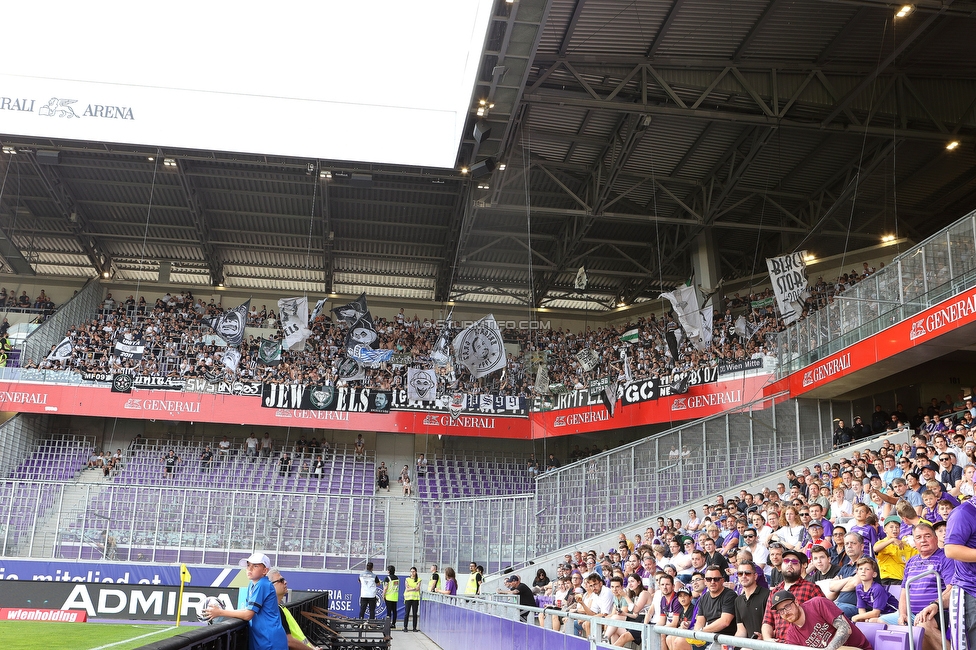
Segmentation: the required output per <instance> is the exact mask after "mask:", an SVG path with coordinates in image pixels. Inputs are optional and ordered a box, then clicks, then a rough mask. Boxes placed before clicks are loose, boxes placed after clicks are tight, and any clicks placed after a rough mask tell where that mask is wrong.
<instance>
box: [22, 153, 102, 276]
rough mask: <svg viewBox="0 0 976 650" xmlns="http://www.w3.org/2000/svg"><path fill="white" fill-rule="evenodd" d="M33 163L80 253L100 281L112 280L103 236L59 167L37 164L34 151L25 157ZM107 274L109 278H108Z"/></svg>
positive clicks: (25, 154)
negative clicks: (83, 208)
mask: <svg viewBox="0 0 976 650" xmlns="http://www.w3.org/2000/svg"><path fill="white" fill-rule="evenodd" d="M21 155H24V156H26V157H27V160H28V161H30V164H31V166H33V168H34V171H35V172H36V173H37V176H38V179H39V180H40V181H41V184H42V185H43V186H44V189H45V190H47V193H48V195H49V196H50V197H51V200H52V201H54V205H55V206H56V207H57V210H58V212H59V213H60V214H61V217H62V218H63V219H64V220H65V222H66V223H67V224H68V228H69V229H70V230H71V231H72V232H73V233H74V235H75V239H76V240H77V241H78V243H79V244H80V245H81V249H82V250H83V251H84V253H85V255H86V256H87V257H88V261H89V262H90V263H91V265H92V268H93V269H95V272H96V273H97V274H98V275H99V277H109V276H111V273H112V255H111V252H110V251H109V249H108V247H107V246H106V245H105V243H104V241H103V240H102V238H101V235H99V234H97V233H96V232H95V231H94V229H93V228H92V227H91V224H89V223H88V219H87V218H86V216H85V213H84V210H82V209H81V206H80V205H79V203H78V201H77V200H76V199H75V197H74V193H73V192H72V191H71V189H70V188H69V187H68V184H67V182H66V181H65V178H64V177H63V176H62V175H61V171H60V170H59V169H58V168H57V165H41V164H40V163H38V162H37V156H35V155H34V152H33V151H25V152H24V153H23V154H21ZM106 274H108V275H106Z"/></svg>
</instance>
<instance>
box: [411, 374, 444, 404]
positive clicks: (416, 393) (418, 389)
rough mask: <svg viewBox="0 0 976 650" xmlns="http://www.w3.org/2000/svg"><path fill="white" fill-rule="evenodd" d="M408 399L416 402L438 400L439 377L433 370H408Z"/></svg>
mask: <svg viewBox="0 0 976 650" xmlns="http://www.w3.org/2000/svg"><path fill="white" fill-rule="evenodd" d="M407 399H409V400H411V401H415V402H432V401H434V400H435V399H437V375H436V374H435V373H434V371H433V370H425V369H423V368H407Z"/></svg>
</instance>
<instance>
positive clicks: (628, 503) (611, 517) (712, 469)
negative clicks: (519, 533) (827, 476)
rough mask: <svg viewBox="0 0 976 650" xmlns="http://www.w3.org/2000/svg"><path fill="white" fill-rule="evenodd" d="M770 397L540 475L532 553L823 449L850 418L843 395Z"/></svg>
mask: <svg viewBox="0 0 976 650" xmlns="http://www.w3.org/2000/svg"><path fill="white" fill-rule="evenodd" d="M772 402H773V400H771V399H767V400H761V401H759V402H754V403H752V404H749V405H746V406H744V407H743V408H742V409H740V410H739V411H736V412H730V413H724V414H721V415H716V416H713V417H710V418H706V419H704V420H697V421H695V422H691V423H688V424H683V425H680V426H678V427H675V428H674V429H670V430H668V431H665V432H663V433H660V434H657V435H654V436H651V437H648V438H644V439H643V440H639V441H637V442H634V443H631V444H629V445H624V446H622V447H618V448H617V449H614V450H611V451H607V452H604V453H602V454H599V455H596V456H592V457H590V458H587V459H585V460H583V461H580V462H577V463H573V464H571V465H566V466H564V467H562V468H560V469H558V470H554V471H551V472H546V473H545V474H543V475H541V476H540V477H539V478H538V480H537V485H536V499H537V504H536V508H537V516H536V525H537V533H536V539H537V540H538V543H537V548H536V552H537V553H539V554H543V553H547V552H551V551H554V550H556V549H559V548H562V547H565V546H569V545H571V544H576V543H579V542H580V541H581V540H586V539H590V538H593V537H597V536H600V535H603V534H607V533H609V532H610V531H614V530H622V529H621V527H622V526H627V525H629V524H630V522H632V521H635V520H637V521H639V520H642V519H645V518H647V517H650V516H653V515H656V514H657V513H660V512H663V511H665V510H668V509H670V508H672V507H674V506H677V505H679V504H683V503H687V502H690V501H695V500H697V499H701V498H703V497H705V496H706V495H709V494H714V493H717V492H722V491H724V490H726V489H728V488H730V487H732V486H735V485H738V484H740V483H744V482H746V481H748V480H751V479H753V478H756V477H759V476H762V475H764V474H767V473H769V472H772V471H776V470H779V469H781V468H783V467H788V466H791V465H793V464H795V463H797V462H799V461H801V460H802V459H805V458H811V457H813V456H816V455H818V454H822V453H825V452H827V451H829V450H830V448H831V439H832V431H833V419H834V418H835V417H841V418H843V419H845V420H849V419H850V417H851V404H850V402H831V401H824V400H788V401H784V402H780V403H772ZM621 514H625V518H621Z"/></svg>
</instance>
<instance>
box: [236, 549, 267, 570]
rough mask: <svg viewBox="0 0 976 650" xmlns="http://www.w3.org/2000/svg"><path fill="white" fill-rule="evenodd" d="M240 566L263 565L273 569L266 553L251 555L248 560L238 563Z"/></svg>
mask: <svg viewBox="0 0 976 650" xmlns="http://www.w3.org/2000/svg"><path fill="white" fill-rule="evenodd" d="M237 564H238V565H239V566H247V565H248V564H263V565H264V568H266V569H270V568H271V560H270V559H268V556H267V555H265V554H264V553H251V555H250V556H248V557H247V558H246V559H244V560H241V561H240V562H238V563H237Z"/></svg>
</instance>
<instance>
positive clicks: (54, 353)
mask: <svg viewBox="0 0 976 650" xmlns="http://www.w3.org/2000/svg"><path fill="white" fill-rule="evenodd" d="M74 351H75V344H74V343H72V342H71V337H70V336H66V337H64V339H63V340H62V341H61V342H60V343H58V344H57V345H56V346H54V349H53V350H51V353H50V354H49V355H47V360H48V361H71V354H72V353H73V352H74Z"/></svg>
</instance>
